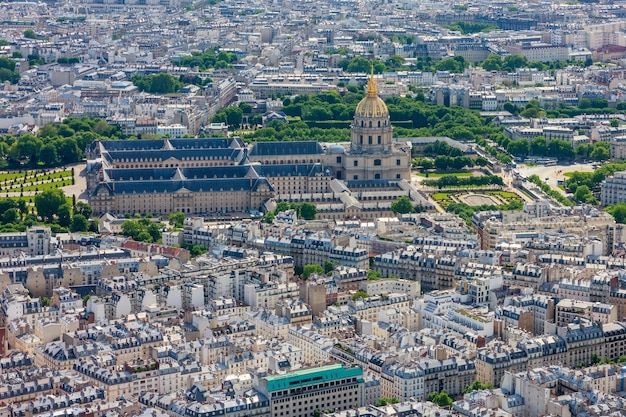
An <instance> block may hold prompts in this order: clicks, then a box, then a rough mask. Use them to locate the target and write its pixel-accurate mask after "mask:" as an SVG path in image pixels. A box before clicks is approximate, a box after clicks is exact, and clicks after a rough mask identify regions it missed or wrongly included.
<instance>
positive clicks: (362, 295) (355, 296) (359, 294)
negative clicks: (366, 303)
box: [350, 291, 369, 301]
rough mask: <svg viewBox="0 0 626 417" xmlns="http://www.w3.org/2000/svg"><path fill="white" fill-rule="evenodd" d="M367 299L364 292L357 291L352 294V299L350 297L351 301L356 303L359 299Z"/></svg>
mask: <svg viewBox="0 0 626 417" xmlns="http://www.w3.org/2000/svg"><path fill="white" fill-rule="evenodd" d="M367 297H369V295H368V294H367V293H366V292H365V291H357V292H355V293H354V294H352V297H350V298H351V299H352V301H356V300H358V299H360V298H367Z"/></svg>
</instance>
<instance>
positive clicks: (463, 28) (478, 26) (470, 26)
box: [446, 22, 498, 35]
mask: <svg viewBox="0 0 626 417" xmlns="http://www.w3.org/2000/svg"><path fill="white" fill-rule="evenodd" d="M446 28H448V29H450V30H456V31H457V32H461V33H462V34H463V35H469V34H472V33H480V32H491V31H492V30H497V29H498V27H497V26H495V25H490V24H488V23H473V22H456V23H455V24H453V25H448V26H446Z"/></svg>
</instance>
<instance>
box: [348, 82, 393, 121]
mask: <svg viewBox="0 0 626 417" xmlns="http://www.w3.org/2000/svg"><path fill="white" fill-rule="evenodd" d="M354 115H355V116H357V117H387V116H389V109H387V105H386V104H385V102H384V101H383V99H382V98H380V97H378V89H377V88H376V80H374V74H372V75H371V76H370V79H369V81H368V82H367V95H366V96H365V97H364V98H363V100H361V101H360V102H359V104H358V105H357V106H356V111H355V112H354Z"/></svg>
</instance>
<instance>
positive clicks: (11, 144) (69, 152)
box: [0, 116, 119, 168]
mask: <svg viewBox="0 0 626 417" xmlns="http://www.w3.org/2000/svg"><path fill="white" fill-rule="evenodd" d="M116 135H119V130H118V128H117V127H114V126H111V125H109V124H108V123H107V122H106V121H105V120H104V119H99V118H92V117H86V116H84V117H80V118H78V117H69V118H67V119H65V120H63V122H62V123H60V124H54V123H48V124H46V125H45V126H43V127H42V128H41V129H40V130H39V132H38V133H37V136H34V135H32V134H26V135H22V136H20V137H18V138H16V137H13V136H4V137H0V154H2V155H7V158H6V159H0V168H7V167H8V168H21V167H23V166H27V167H32V168H37V167H39V166H45V167H55V166H59V165H66V164H71V163H74V162H78V161H80V160H81V159H82V158H83V156H84V155H83V149H85V148H86V147H87V145H89V144H90V143H91V142H93V141H94V140H98V139H106V138H111V139H112V138H116V137H117V136H116Z"/></svg>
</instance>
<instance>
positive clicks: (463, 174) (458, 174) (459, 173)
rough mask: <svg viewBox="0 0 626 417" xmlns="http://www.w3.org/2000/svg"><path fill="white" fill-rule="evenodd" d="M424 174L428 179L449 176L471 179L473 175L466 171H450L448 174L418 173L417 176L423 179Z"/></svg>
mask: <svg viewBox="0 0 626 417" xmlns="http://www.w3.org/2000/svg"><path fill="white" fill-rule="evenodd" d="M426 174H428V178H438V177H446V176H451V177H471V176H472V175H474V174H473V173H471V172H467V171H450V172H428V173H426V172H420V173H418V174H417V175H419V176H422V177H425V176H426Z"/></svg>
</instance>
